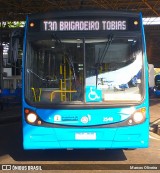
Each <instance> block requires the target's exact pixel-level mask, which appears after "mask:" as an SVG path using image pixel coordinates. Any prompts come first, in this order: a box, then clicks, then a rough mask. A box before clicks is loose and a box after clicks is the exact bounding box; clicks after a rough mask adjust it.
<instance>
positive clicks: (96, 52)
mask: <svg viewBox="0 0 160 173" xmlns="http://www.w3.org/2000/svg"><path fill="white" fill-rule="evenodd" d="M83 44H85V52H84V45H83ZM84 54H85V62H84ZM84 63H85V67H84ZM141 73H142V50H141V42H140V40H139V39H138V38H132V39H131V38H125V39H124V38H123V39H122V38H116V37H115V36H113V35H109V36H108V37H107V38H105V39H85V41H83V40H82V39H61V40H60V39H57V38H56V39H55V38H54V39H52V40H38V41H32V42H29V43H28V44H27V61H26V78H25V79H26V92H25V93H26V98H27V99H28V100H29V101H30V102H37V103H47V104H49V103H51V104H53V103H55V104H59V103H72V102H74V103H75V102H77V103H78V102H81V103H85V102H89V103H90V102H94V103H102V102H104V103H105V102H107V101H130V100H135V101H140V100H141V97H142V96H141V93H142V88H143V87H142V83H143V81H142V74H141Z"/></svg>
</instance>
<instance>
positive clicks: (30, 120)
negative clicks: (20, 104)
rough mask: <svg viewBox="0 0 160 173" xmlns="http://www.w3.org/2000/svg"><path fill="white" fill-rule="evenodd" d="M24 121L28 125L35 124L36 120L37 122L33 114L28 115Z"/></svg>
mask: <svg viewBox="0 0 160 173" xmlns="http://www.w3.org/2000/svg"><path fill="white" fill-rule="evenodd" d="M26 119H27V121H28V122H29V123H35V122H36V120H37V115H36V114H34V113H29V114H28V115H27V116H26Z"/></svg>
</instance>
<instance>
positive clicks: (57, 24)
mask: <svg viewBox="0 0 160 173" xmlns="http://www.w3.org/2000/svg"><path fill="white" fill-rule="evenodd" d="M93 16H94V20H93V19H92V18H93ZM145 49H146V47H145V39H144V31H143V25H142V17H141V14H137V13H124V12H107V11H77V12H75V13H72V12H54V13H51V12H50V13H45V14H43V15H38V14H37V15H31V16H29V17H28V19H27V22H26V30H25V38H24V53H23V56H24V57H23V58H24V61H23V66H24V68H23V118H22V121H23V146H24V149H65V148H69V149H70V148H73V149H74V148H75V149H76V148H78V149H80V148H88V149H89V148H146V147H148V145H149V106H148V105H149V103H148V69H147V68H148V64H147V57H146V50H145Z"/></svg>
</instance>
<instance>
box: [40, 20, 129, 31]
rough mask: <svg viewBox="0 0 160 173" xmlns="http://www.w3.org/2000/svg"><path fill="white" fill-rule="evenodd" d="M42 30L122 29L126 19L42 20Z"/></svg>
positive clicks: (125, 24) (124, 27) (124, 28)
mask: <svg viewBox="0 0 160 173" xmlns="http://www.w3.org/2000/svg"><path fill="white" fill-rule="evenodd" d="M41 26H42V30H43V31H109V30H112V31H113V30H115V31H123V30H127V21H126V20H105V19H104V20H44V21H43V22H42V23H41Z"/></svg>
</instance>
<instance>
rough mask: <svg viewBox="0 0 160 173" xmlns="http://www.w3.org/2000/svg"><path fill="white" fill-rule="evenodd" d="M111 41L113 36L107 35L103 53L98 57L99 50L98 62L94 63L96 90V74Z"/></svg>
mask: <svg viewBox="0 0 160 173" xmlns="http://www.w3.org/2000/svg"><path fill="white" fill-rule="evenodd" d="M112 40H113V34H111V35H108V40H107V42H106V46H105V47H104V49H103V53H102V54H101V56H100V49H99V52H98V60H97V63H96V88H97V84H98V74H99V73H98V70H99V68H100V66H102V64H103V61H104V58H105V56H106V53H107V52H108V49H109V47H110V45H111V43H112Z"/></svg>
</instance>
